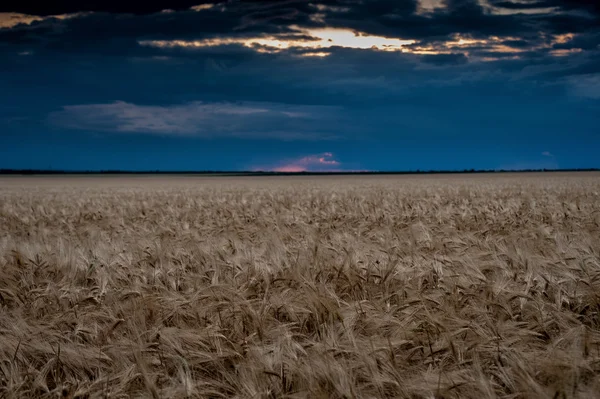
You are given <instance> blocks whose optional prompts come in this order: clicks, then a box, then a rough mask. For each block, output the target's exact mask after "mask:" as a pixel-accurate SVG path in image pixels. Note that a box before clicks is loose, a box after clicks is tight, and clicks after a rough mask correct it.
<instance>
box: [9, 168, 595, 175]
mask: <svg viewBox="0 0 600 399" xmlns="http://www.w3.org/2000/svg"><path fill="white" fill-rule="evenodd" d="M597 171H600V168H574V169H519V170H514V169H462V170H419V169H417V170H398V171H358V172H350V171H348V172H343V171H341V172H327V171H321V172H311V171H305V172H270V171H218V170H199V171H189V170H182V171H164V170H144V171H133V170H53V169H52V170H50V169H6V168H4V169H0V175H208V176H210V175H218V176H290V175H291V176H295V175H307V176H310V175H428V174H456V173H459V174H474V173H532V172H597Z"/></svg>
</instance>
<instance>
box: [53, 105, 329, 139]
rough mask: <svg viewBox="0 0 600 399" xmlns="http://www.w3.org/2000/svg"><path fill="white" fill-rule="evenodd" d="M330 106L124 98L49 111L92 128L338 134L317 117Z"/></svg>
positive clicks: (64, 122)
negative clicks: (160, 101) (317, 123)
mask: <svg viewBox="0 0 600 399" xmlns="http://www.w3.org/2000/svg"><path fill="white" fill-rule="evenodd" d="M331 111H332V110H330V109H328V107H307V106H304V107H298V106H296V107H290V106H286V105H284V104H273V103H231V102H221V103H202V102H191V103H187V104H182V105H170V106H158V105H137V104H131V103H127V102H123V101H116V102H113V103H109V104H86V105H67V106H64V107H63V109H62V110H61V111H57V112H53V113H51V114H50V117H49V120H50V122H51V123H52V124H54V125H55V126H59V127H63V128H70V129H79V130H88V131H114V132H121V133H142V134H156V135H183V136H195V137H205V138H213V137H238V138H249V139H257V138H259V139H260V138H262V139H264V138H272V139H280V140H302V139H304V140H322V139H331V138H333V136H331V135H330V134H328V133H327V131H325V130H326V127H325V129H323V130H321V131H318V130H315V127H314V126H313V125H312V122H313V121H314V120H316V119H319V117H320V116H322V115H324V114H326V113H327V112H331Z"/></svg>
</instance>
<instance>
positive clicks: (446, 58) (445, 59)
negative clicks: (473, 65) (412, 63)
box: [422, 54, 467, 65]
mask: <svg viewBox="0 0 600 399" xmlns="http://www.w3.org/2000/svg"><path fill="white" fill-rule="evenodd" d="M422 60H423V61H424V62H426V63H428V64H433V65H457V64H465V63H466V62H467V57H466V56H465V55H464V54H436V55H424V56H423V57H422Z"/></svg>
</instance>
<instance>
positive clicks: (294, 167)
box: [252, 152, 343, 173]
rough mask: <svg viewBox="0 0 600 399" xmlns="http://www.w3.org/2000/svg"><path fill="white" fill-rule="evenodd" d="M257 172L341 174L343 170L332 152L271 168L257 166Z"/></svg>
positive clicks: (254, 168) (279, 164)
mask: <svg viewBox="0 0 600 399" xmlns="http://www.w3.org/2000/svg"><path fill="white" fill-rule="evenodd" d="M252 169H253V170H256V171H273V172H287V173H289V172H339V171H342V170H343V168H342V166H341V163H340V162H339V161H337V160H336V159H335V158H334V156H333V154H332V153H331V152H323V153H320V154H313V155H306V156H302V157H299V158H292V159H285V160H282V161H279V162H277V163H275V164H273V165H271V166H255V167H253V168H252Z"/></svg>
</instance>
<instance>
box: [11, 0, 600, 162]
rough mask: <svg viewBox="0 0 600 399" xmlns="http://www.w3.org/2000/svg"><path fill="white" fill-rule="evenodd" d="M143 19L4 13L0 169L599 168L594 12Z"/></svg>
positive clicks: (590, 4)
mask: <svg viewBox="0 0 600 399" xmlns="http://www.w3.org/2000/svg"><path fill="white" fill-rule="evenodd" d="M138 3H139V4H135V3H134V2H125V1H89V2H81V1H77V2H76V1H52V2H49V1H48V2H39V1H22V0H21V1H13V0H6V1H3V2H1V3H0V167H5V168H6V167H8V168H48V167H52V168H54V169H133V170H148V169H150V170H157V169H160V170H242V169H244V170H258V169H261V170H285V171H300V170H407V169H412V170H414V169H421V170H427V169H471V168H475V169H480V168H483V169H500V168H504V169H519V168H573V167H600V156H599V155H598V153H599V151H600V127H599V126H600V47H599V45H600V1H597V0H363V1H361V0H330V1H315V2H311V3H309V2H307V1H302V0H298V1H294V0H287V1H284V0H282V1H269V2H266V1H251V0H246V1H228V2H202V1H198V0H196V1H147V2H144V3H142V2H138ZM84 4H85V5H86V6H84ZM86 7H87V8H86Z"/></svg>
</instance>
